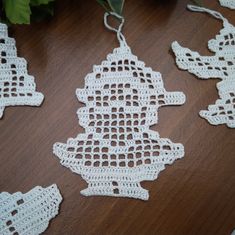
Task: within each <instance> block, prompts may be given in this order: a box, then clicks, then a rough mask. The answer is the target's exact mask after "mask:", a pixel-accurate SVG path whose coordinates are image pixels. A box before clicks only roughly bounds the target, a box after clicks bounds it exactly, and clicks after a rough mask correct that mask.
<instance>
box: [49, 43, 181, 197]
mask: <svg viewBox="0 0 235 235" xmlns="http://www.w3.org/2000/svg"><path fill="white" fill-rule="evenodd" d="M76 94H77V97H78V100H80V101H81V102H83V103H85V104H86V107H83V108H80V109H79V110H78V112H77V114H78V118H79V124H80V125H81V126H82V127H84V128H85V133H84V134H79V135H78V136H77V137H76V138H70V139H68V141H67V143H66V144H63V143H56V144H54V146H53V152H54V154H56V155H57V156H58V157H59V159H60V162H61V164H62V165H63V166H65V167H67V168H69V169H71V171H73V172H75V173H77V174H81V176H82V177H83V178H84V179H85V180H86V181H87V183H88V188H87V189H85V190H82V191H81V193H82V194H83V195H85V196H89V195H107V196H118V197H131V198H138V199H143V200H147V199H148V197H149V194H148V191H147V190H146V189H143V188H142V187H141V185H140V182H141V181H143V180H154V179H156V178H157V176H158V174H159V172H160V171H162V170H163V169H165V165H166V164H172V163H173V162H174V161H175V160H176V159H179V158H182V157H183V156H184V147H183V145H182V144H174V143H172V142H171V141H170V140H169V139H162V138H160V137H159V134H158V133H157V132H155V131H152V130H150V126H152V125H154V124H156V123H157V120H158V116H157V111H158V108H159V107H161V106H165V105H179V104H183V103H184V102H185V96H184V94H183V93H181V92H166V91H165V89H164V86H163V81H162V78H161V74H160V73H158V72H154V71H153V70H152V69H151V68H148V67H145V64H144V62H142V61H139V60H138V59H137V57H136V56H134V55H133V54H132V53H131V50H130V48H129V47H128V46H127V45H125V46H120V47H119V48H116V49H114V51H113V53H111V54H109V55H108V56H107V60H105V61H103V62H102V64H101V65H98V66H94V68H93V72H92V73H90V74H88V75H87V76H86V78H85V88H84V89H77V92H76Z"/></svg>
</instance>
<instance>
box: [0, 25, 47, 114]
mask: <svg viewBox="0 0 235 235" xmlns="http://www.w3.org/2000/svg"><path fill="white" fill-rule="evenodd" d="M0 60H1V63H0V118H2V116H3V112H4V109H5V107H7V106H15V105H30V106H39V105H40V104H41V103H42V101H43V98H44V97H43V94H42V93H39V92H36V91H35V89H36V85H35V82H34V77H32V76H30V75H28V72H27V62H26V60H25V59H24V58H20V57H17V51H16V46H15V40H14V39H13V38H10V37H8V29H7V26H6V25H5V24H2V23H0Z"/></svg>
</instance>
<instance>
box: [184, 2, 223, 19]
mask: <svg viewBox="0 0 235 235" xmlns="http://www.w3.org/2000/svg"><path fill="white" fill-rule="evenodd" d="M187 8H188V9H189V10H191V11H196V12H206V13H208V14H210V15H212V16H214V17H215V18H216V19H220V20H222V21H223V22H227V19H226V18H224V17H223V16H222V14H220V13H219V12H217V11H213V10H210V9H208V8H205V7H199V6H195V5H187Z"/></svg>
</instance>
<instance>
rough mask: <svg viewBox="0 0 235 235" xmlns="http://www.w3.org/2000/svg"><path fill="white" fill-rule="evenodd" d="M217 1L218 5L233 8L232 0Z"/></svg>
mask: <svg viewBox="0 0 235 235" xmlns="http://www.w3.org/2000/svg"><path fill="white" fill-rule="evenodd" d="M219 2H220V5H221V6H223V7H228V8H230V9H235V1H234V0H219Z"/></svg>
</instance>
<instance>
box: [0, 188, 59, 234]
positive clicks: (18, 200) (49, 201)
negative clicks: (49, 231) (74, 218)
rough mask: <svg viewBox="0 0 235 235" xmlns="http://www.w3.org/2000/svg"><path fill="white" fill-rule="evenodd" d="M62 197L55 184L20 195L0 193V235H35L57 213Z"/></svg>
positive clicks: (43, 228)
mask: <svg viewBox="0 0 235 235" xmlns="http://www.w3.org/2000/svg"><path fill="white" fill-rule="evenodd" d="M61 201H62V196H61V195H60V192H59V190H58V188H57V186H56V185H55V184H53V185H51V186H49V187H47V188H42V187H40V186H37V187H35V188H33V189H32V190H30V191H29V192H27V193H25V194H22V193H21V192H16V193H14V194H9V193H7V192H3V193H0V234H1V235H17V234H18V235H37V234H41V233H42V232H44V231H45V230H46V228H47V227H48V224H49V221H50V220H51V219H52V218H54V217H55V216H56V215H57V214H58V212H59V204H60V203H61Z"/></svg>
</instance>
